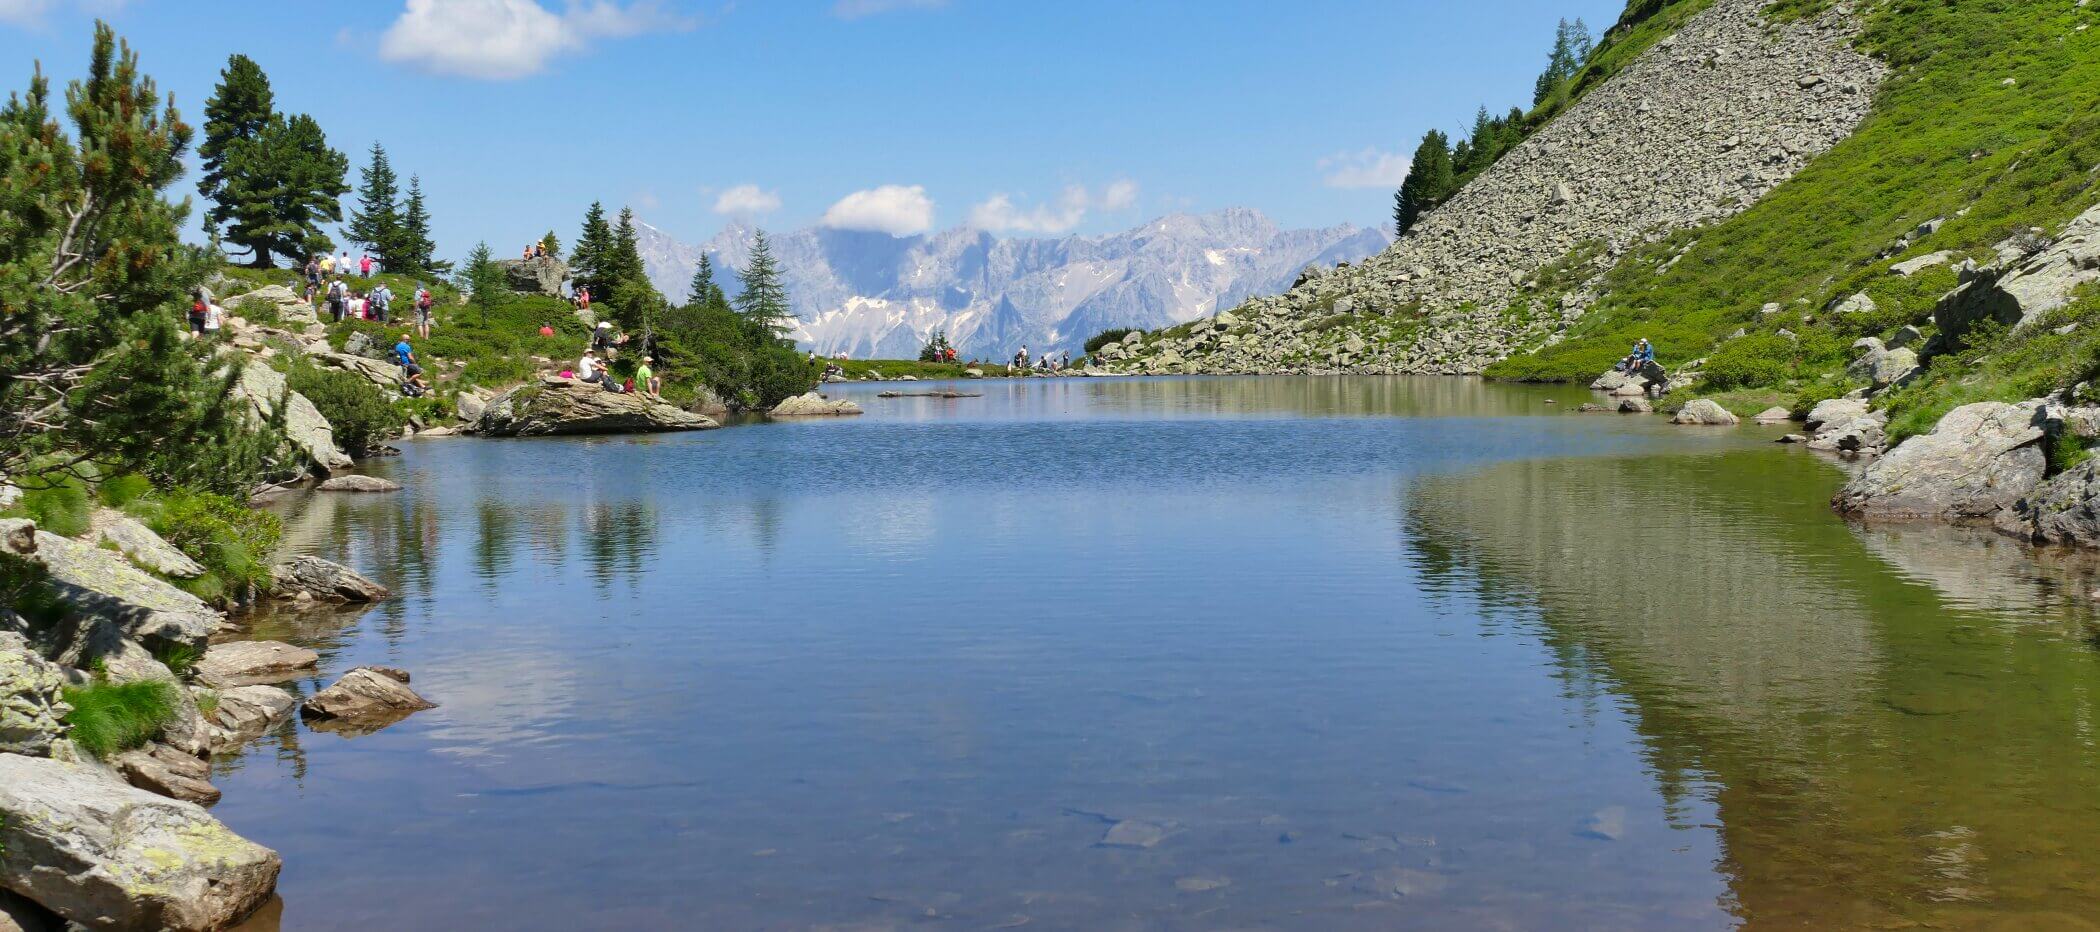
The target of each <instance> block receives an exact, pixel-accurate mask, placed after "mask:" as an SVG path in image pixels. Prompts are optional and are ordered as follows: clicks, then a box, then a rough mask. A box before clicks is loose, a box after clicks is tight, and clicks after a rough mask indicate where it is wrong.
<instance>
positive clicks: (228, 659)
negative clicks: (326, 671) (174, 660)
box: [196, 641, 321, 687]
mask: <svg viewBox="0 0 2100 932" xmlns="http://www.w3.org/2000/svg"><path fill="white" fill-rule="evenodd" d="M320 662H321V655H320V654H316V653H314V652H313V651H310V650H307V649H306V648H304V647H294V646H292V645H290V644H286V643H284V642H283V641H224V642H221V643H218V644H213V645H212V646H211V647H210V648H209V649H207V650H206V651H205V652H204V656H203V657H200V658H198V659H197V666H196V674H197V682H199V683H203V684H204V685H206V686H220V687H228V686H249V685H253V684H256V683H282V682H284V681H285V680H291V679H297V678H299V677H300V676H303V675H305V674H307V673H310V672H312V671H313V669H314V666H315V665H316V664H319V663H320Z"/></svg>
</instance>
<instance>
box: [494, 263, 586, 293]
mask: <svg viewBox="0 0 2100 932" xmlns="http://www.w3.org/2000/svg"><path fill="white" fill-rule="evenodd" d="M496 267H497V268H499V269H502V270H503V283H504V284H505V285H508V286H509V287H510V290H512V291H515V292H517V293H519V294H537V295H546V296H548V297H553V298H559V297H561V286H562V283H563V282H566V281H568V280H569V265H568V263H566V262H563V261H561V260H560V259H557V258H555V257H553V256H541V257H540V258H537V259H498V260H496Z"/></svg>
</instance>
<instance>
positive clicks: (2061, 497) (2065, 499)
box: [1995, 460, 2100, 547]
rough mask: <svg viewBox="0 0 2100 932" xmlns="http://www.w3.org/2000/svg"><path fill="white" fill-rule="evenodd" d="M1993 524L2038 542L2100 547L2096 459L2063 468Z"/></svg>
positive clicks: (2099, 464) (2099, 480) (2099, 489)
mask: <svg viewBox="0 0 2100 932" xmlns="http://www.w3.org/2000/svg"><path fill="white" fill-rule="evenodd" d="M1995 523H1996V524H1997V527H1998V530H2000V531H2003V532H2005V533H2007V534H2011V535H2013V536H2015V537H2018V538H2020V539H2022V540H2028V541H2032V542H2034V543H2038V544H2058V545H2062V546H2069V547H2100V461H2096V460H2087V461H2085V462H2083V463H2080V464H2078V465H2076V466H2073V467H2071V468H2070V469H2066V470H2064V471H2063V472H2062V473H2061V474H2059V475H2057V476H2055V477H2053V478H2051V479H2049V480H2048V481H2047V482H2044V483H2042V484H2041V485H2040V486H2037V487H2036V488H2035V490H2034V491H2033V492H2032V493H2029V494H2028V495H2027V496H2025V497H2023V498H2021V499H2020V500H2019V501H2018V502H2015V503H2014V504H2013V507H2011V508H2008V509H2006V510H2005V511H2003V512H2000V513H1999V515H1998V517H1997V519H1996V522H1995Z"/></svg>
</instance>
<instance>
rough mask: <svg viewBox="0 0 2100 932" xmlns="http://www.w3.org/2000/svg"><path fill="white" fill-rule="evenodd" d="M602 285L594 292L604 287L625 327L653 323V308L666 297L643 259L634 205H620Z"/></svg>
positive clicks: (602, 269)
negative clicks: (650, 274)
mask: <svg viewBox="0 0 2100 932" xmlns="http://www.w3.org/2000/svg"><path fill="white" fill-rule="evenodd" d="M597 281H598V286H593V287H592V288H591V294H593V295H597V294H599V293H600V292H599V287H603V288H604V292H603V293H604V295H605V298H606V305H607V307H608V308H609V309H610V310H611V312H612V316H613V318H614V319H615V320H618V321H619V322H620V324H621V326H623V327H628V328H644V329H646V328H647V326H648V325H649V322H650V320H649V316H650V315H649V313H648V312H649V311H650V310H651V309H652V308H654V307H655V306H656V305H657V304H658V303H660V302H661V301H662V300H663V297H662V296H661V295H659V294H657V293H656V288H655V287H654V286H652V285H650V284H649V275H648V269H647V267H646V266H645V265H644V263H643V262H642V250H641V241H640V238H639V235H638V234H637V233H636V232H635V228H634V210H633V208H628V207H622V208H620V220H619V223H617V224H616V225H614V227H613V232H612V246H611V247H610V248H609V249H607V250H606V253H605V257H604V259H603V260H602V261H601V262H600V263H599V269H598V275H597Z"/></svg>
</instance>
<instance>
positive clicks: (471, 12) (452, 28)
mask: <svg viewBox="0 0 2100 932" xmlns="http://www.w3.org/2000/svg"><path fill="white" fill-rule="evenodd" d="M0 2H11V0H0ZM694 25H695V21H694V20H693V19H692V18H690V17H685V16H679V15H677V14H675V13H671V12H669V11H667V10H665V9H664V8H663V7H662V5H661V4H659V3H657V2H655V0H636V2H634V3H630V4H628V5H626V6H621V5H620V4H618V3H614V2H611V0H590V2H579V0H571V2H570V3H569V4H568V6H567V7H566V8H564V9H563V11H562V12H560V13H555V12H553V11H551V10H548V9H547V8H546V7H543V6H541V5H540V4H539V3H538V2H537V0H408V6H407V8H406V9H403V10H402V11H401V16H400V17H399V18H397V19H395V20H394V24H393V25H391V26H389V27H387V30H386V34H385V35H383V36H381V37H380V39H379V55H380V57H382V58H385V59H386V60H388V61H397V62H407V63H409V64H413V65H416V66H419V67H421V68H423V69H425V70H427V71H434V72H437V73H440V74H456V75H461V76H464V77H469V78H481V79H484V80H492V81H500V80H507V79H511V78H522V77H525V76H527V75H532V74H536V73H538V72H539V71H540V70H542V69H544V68H546V67H547V62H548V61H549V60H550V59H552V58H554V57H555V56H557V55H562V54H565V53H569V52H575V51H578V50H581V49H583V48H584V47H586V46H587V45H589V43H590V42H591V41H592V40H594V39H618V38H624V37H627V36H634V35H639V34H641V33H644V32H650V31H656V30H667V29H668V30H684V29H691V28H693V26H694Z"/></svg>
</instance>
